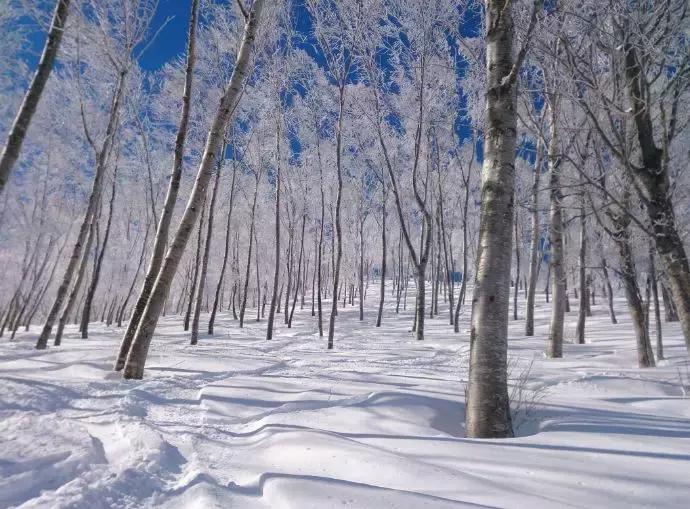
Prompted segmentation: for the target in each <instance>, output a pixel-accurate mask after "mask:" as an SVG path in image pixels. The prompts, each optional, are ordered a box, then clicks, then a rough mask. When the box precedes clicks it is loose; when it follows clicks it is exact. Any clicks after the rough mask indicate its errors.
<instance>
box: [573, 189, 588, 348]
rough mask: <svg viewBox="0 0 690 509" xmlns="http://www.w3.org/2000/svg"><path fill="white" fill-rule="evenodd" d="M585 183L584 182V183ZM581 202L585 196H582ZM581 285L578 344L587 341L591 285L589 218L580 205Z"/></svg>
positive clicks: (576, 335) (579, 263)
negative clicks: (588, 271)
mask: <svg viewBox="0 0 690 509" xmlns="http://www.w3.org/2000/svg"><path fill="white" fill-rule="evenodd" d="M583 185H584V184H583ZM580 200H581V203H584V200H585V197H584V196H580ZM578 265H579V266H578V269H579V279H580V282H579V285H580V305H579V309H578V313H577V327H576V330H575V339H576V341H577V343H578V344H580V345H583V344H584V343H585V318H586V316H587V300H588V298H589V289H588V287H589V285H588V284H587V272H586V271H587V269H586V267H587V218H586V216H585V208H584V206H582V207H580V253H579V257H578Z"/></svg>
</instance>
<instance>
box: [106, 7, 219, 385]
mask: <svg viewBox="0 0 690 509" xmlns="http://www.w3.org/2000/svg"><path fill="white" fill-rule="evenodd" d="M198 11H199V0H192V2H191V15H190V19H189V25H188V28H187V61H186V68H185V81H184V91H183V93H182V113H181V115H180V123H179V125H178V127H177V135H176V137H175V150H174V158H173V167H172V172H171V174H170V183H169V184H168V191H167V194H166V196H165V202H164V204H163V212H162V213H161V217H160V219H159V222H158V227H157V230H156V237H155V239H154V242H153V249H152V252H151V261H150V262H149V266H148V269H147V271H146V277H145V278H144V285H143V287H142V289H141V292H140V293H139V297H138V298H137V302H136V304H135V305H134V311H133V313H132V316H131V318H130V320H129V324H128V325H127V330H126V331H125V334H124V336H123V338H122V342H121V343H120V349H119V352H118V355H117V359H116V360H115V366H114V369H115V371H120V370H122V369H123V368H124V366H125V361H126V359H127V356H128V355H129V352H130V350H131V347H132V341H133V340H134V336H135V334H136V331H137V328H138V327H139V324H140V322H141V317H142V315H143V314H144V310H145V309H146V305H147V303H148V300H149V297H150V296H151V292H152V290H153V287H154V285H155V283H156V279H157V278H158V274H159V272H160V269H161V266H162V265H163V258H164V256H165V250H166V246H167V244H168V237H169V232H170V222H171V221H172V216H173V212H174V210H175V203H176V202H177V196H178V194H179V190H180V180H181V178H182V162H183V157H184V144H185V140H186V139H187V126H188V125H189V109H190V101H191V96H192V82H193V77H194V61H195V55H194V50H195V46H196V25H197V16H198ZM213 155H214V154H211V156H213ZM195 220H196V217H195ZM171 283H172V280H171ZM163 300H164V301H165V300H166V299H163ZM157 318H158V317H156V319H157ZM142 346H143V345H142ZM146 350H147V351H148V345H146ZM143 369H144V368H143V365H142V366H141V373H142V374H143ZM140 376H142V375H140Z"/></svg>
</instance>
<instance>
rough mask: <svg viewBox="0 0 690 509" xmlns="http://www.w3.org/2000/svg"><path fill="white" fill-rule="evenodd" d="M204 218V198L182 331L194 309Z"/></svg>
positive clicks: (187, 327) (186, 329)
mask: <svg viewBox="0 0 690 509" xmlns="http://www.w3.org/2000/svg"><path fill="white" fill-rule="evenodd" d="M205 216H206V196H204V197H203V199H202V200H201V218H200V219H199V230H198V235H197V239H196V254H195V256H194V275H193V276H192V284H191V285H190V286H189V301H188V302H187V312H186V313H185V315H184V330H185V331H188V330H189V322H190V320H191V318H192V308H193V307H194V302H195V300H194V297H195V296H196V290H197V284H198V283H199V265H200V264H201V256H202V255H201V249H202V246H203V243H204V217H205Z"/></svg>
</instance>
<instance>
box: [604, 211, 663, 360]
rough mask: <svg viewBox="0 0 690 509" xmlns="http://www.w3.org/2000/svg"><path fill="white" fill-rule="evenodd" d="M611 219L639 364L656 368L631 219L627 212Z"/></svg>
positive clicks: (612, 216) (611, 215)
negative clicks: (640, 287)
mask: <svg viewBox="0 0 690 509" xmlns="http://www.w3.org/2000/svg"><path fill="white" fill-rule="evenodd" d="M626 201H627V200H626ZM610 217H611V219H612V221H613V223H614V226H615V232H614V237H613V240H614V242H615V244H616V247H617V248H618V254H619V256H620V277H621V280H622V282H623V288H624V290H625V297H626V300H627V302H628V311H629V312H630V316H631V318H632V321H633V326H634V328H635V336H636V340H637V362H638V365H639V367H641V368H649V367H654V353H653V352H652V344H651V342H650V341H649V331H648V329H647V326H646V320H645V312H644V306H643V304H642V297H641V295H640V289H639V287H638V285H637V272H636V270H635V261H634V256H633V252H632V247H631V245H630V231H629V224H630V218H629V217H628V216H627V214H626V213H625V212H620V213H617V214H613V213H611V214H610Z"/></svg>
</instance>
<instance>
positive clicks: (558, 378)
mask: <svg viewBox="0 0 690 509" xmlns="http://www.w3.org/2000/svg"><path fill="white" fill-rule="evenodd" d="M376 301H377V296H376V291H375V288H374V286H373V285H372V287H371V288H370V290H369V300H368V301H367V310H366V317H365V321H364V323H360V322H359V321H358V319H357V318H358V310H357V308H356V307H350V306H348V307H347V308H346V309H345V310H342V311H341V312H340V315H339V317H338V325H337V336H336V348H335V350H334V351H332V352H328V351H326V348H325V346H326V344H325V340H323V339H320V338H319V337H318V333H317V332H316V324H315V320H314V319H313V318H312V317H311V316H310V310H309V309H306V308H305V309H304V310H303V311H299V310H298V311H297V312H296V315H295V325H294V326H293V328H292V329H287V328H286V327H285V326H283V325H282V315H280V316H279V318H280V321H281V324H280V326H279V327H278V330H277V334H276V339H274V340H273V341H270V342H267V341H265V339H264V330H265V329H264V328H265V323H264V322H261V323H256V322H255V321H254V320H253V318H250V320H249V325H248V327H246V328H245V329H244V330H242V329H239V328H238V327H237V324H236V322H234V321H232V320H231V317H230V316H228V315H227V314H224V315H222V316H221V318H220V322H219V324H218V326H217V328H216V330H217V335H216V336H214V337H208V336H202V337H201V339H200V343H199V345H198V346H189V345H188V344H187V343H188V334H187V333H184V332H182V331H181V319H180V318H179V317H167V318H165V319H163V320H162V321H161V324H160V325H159V328H158V330H157V334H156V338H155V340H154V343H153V346H152V356H151V357H150V359H149V364H148V366H147V371H146V376H145V379H144V380H142V381H122V380H121V378H120V377H119V376H118V375H116V374H114V373H112V372H111V371H110V366H111V363H112V360H113V354H114V351H115V349H116V348H117V344H118V341H119V338H120V335H121V333H122V331H121V330H117V329H109V328H104V327H103V326H101V325H94V326H93V327H92V334H91V336H92V337H91V338H89V339H88V340H82V339H79V338H78V336H77V334H76V329H74V328H69V329H68V334H67V335H66V337H65V339H64V343H63V345H64V346H62V347H59V348H54V347H51V348H50V349H48V350H47V351H40V352H39V351H35V350H34V349H33V343H34V341H35V337H36V334H37V332H38V330H37V329H38V328H37V327H34V328H33V330H32V331H30V332H29V333H24V334H22V335H21V336H18V339H17V340H16V341H15V342H9V341H8V340H7V339H6V338H3V339H2V340H0V507H13V506H20V507H23V508H29V507H36V508H52V507H61V508H62V507H74V508H77V507H78V508H89V509H98V508H110V507H116V508H130V507H131V508H140V507H163V508H204V509H206V508H213V507H222V508H247V509H253V508H276V509H278V508H299V509H309V508H318V509H329V508H339V507H348V508H367V509H370V508H371V509H378V508H396V509H404V508H410V509H418V508H439V509H444V508H457V507H511V508H512V507H516V508H518V507H524V508H541V507H543V508H546V507H548V508H553V507H587V508H593V507H607V508H615V507H620V508H629V507H654V508H682V507H689V505H688V504H690V476H689V475H688V474H689V473H690V398H688V397H684V392H683V387H682V383H681V380H682V379H685V380H686V384H687V383H688V382H687V378H688V376H689V375H688V371H689V370H688V368H687V359H688V358H687V356H686V352H685V347H684V345H683V343H682V341H681V339H680V330H679V327H678V325H677V324H664V333H665V336H666V337H665V349H666V355H667V358H668V360H666V361H662V362H660V366H659V367H657V368H655V369H648V370H642V369H638V368H636V367H635V366H636V354H635V345H634V341H633V336H632V327H631V324H630V321H629V319H628V318H627V317H626V315H625V312H624V304H623V302H622V301H618V302H617V310H618V312H619V315H620V316H619V318H620V322H621V323H620V324H619V325H615V326H614V325H611V324H610V322H609V319H608V314H607V312H606V309H605V306H604V305H603V303H597V306H595V308H594V312H595V313H594V317H593V318H592V319H590V320H589V322H588V333H587V338H588V344H586V345H573V344H568V345H566V347H565V355H564V359H562V360H547V359H545V358H544V357H543V355H542V352H543V350H544V345H545V338H546V334H547V330H548V325H547V316H548V311H549V308H548V305H547V304H546V303H544V302H543V296H539V297H538V301H539V302H538V306H539V308H538V315H537V316H538V321H537V334H536V336H535V337H534V338H529V339H527V338H525V337H524V336H523V332H522V331H523V328H524V321H523V320H520V321H518V322H512V323H511V333H510V337H511V341H510V355H511V359H512V360H511V378H512V379H513V387H514V390H513V395H514V399H515V400H516V401H514V405H513V406H514V408H516V409H517V412H516V415H515V420H516V423H515V424H516V426H517V427H518V430H517V431H518V434H519V437H518V438H515V439H510V440H491V441H489V440H471V439H467V438H464V429H463V421H464V384H463V380H464V378H465V376H466V369H467V367H466V364H467V353H466V352H467V341H468V340H467V334H466V329H467V312H465V314H464V316H463V334H461V335H455V334H453V333H452V330H451V328H450V327H449V326H448V325H447V313H444V314H443V315H442V316H441V317H439V318H435V319H433V320H427V325H428V334H427V340H425V341H424V342H423V343H422V342H417V341H415V340H414V339H413V338H412V336H411V334H410V333H409V326H410V323H411V315H410V309H409V308H408V310H407V311H406V312H405V313H404V314H401V316H398V317H396V315H395V314H394V311H393V309H392V308H391V307H389V308H388V309H387V313H386V317H385V321H384V326H383V327H382V328H381V329H376V328H375V327H374V321H375V311H374V307H375V305H376ZM391 305H392V304H391ZM444 309H445V306H444ZM574 311H575V310H574ZM249 314H250V315H252V314H253V312H250V313H249ZM575 318H576V314H575V312H573V313H571V314H570V315H569V316H568V325H567V330H568V331H569V332H570V334H571V335H572V330H574V321H575Z"/></svg>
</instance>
